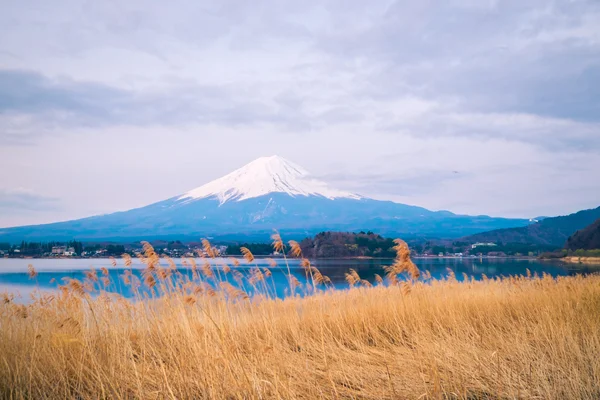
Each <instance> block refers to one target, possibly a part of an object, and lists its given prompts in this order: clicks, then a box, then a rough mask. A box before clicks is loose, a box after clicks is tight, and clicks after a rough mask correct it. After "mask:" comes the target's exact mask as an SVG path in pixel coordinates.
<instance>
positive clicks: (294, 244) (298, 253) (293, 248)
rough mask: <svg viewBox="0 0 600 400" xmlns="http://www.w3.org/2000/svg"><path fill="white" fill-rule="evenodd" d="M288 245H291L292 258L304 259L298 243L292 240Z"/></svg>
mask: <svg viewBox="0 0 600 400" xmlns="http://www.w3.org/2000/svg"><path fill="white" fill-rule="evenodd" d="M288 244H289V245H290V254H291V255H292V257H302V248H301V247H300V244H299V243H298V242H296V241H295V240H290V241H288Z"/></svg>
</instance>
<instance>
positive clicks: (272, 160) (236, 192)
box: [179, 156, 361, 204]
mask: <svg viewBox="0 0 600 400" xmlns="http://www.w3.org/2000/svg"><path fill="white" fill-rule="evenodd" d="M269 193H287V194H289V195H290V196H323V197H326V198H329V199H334V198H350V199H360V198H361V196H359V195H356V194H353V193H350V192H345V191H341V190H336V189H332V188H330V187H329V186H328V185H327V184H326V183H325V182H322V181H320V180H317V179H314V178H311V177H310V174H309V173H308V172H307V171H306V170H304V169H303V168H302V167H300V166H298V165H296V164H294V163H292V162H291V161H288V160H286V159H285V158H282V157H279V156H271V157H261V158H257V159H256V160H254V161H252V162H250V163H248V164H246V165H244V166H243V167H242V168H239V169H236V170H235V171H233V172H232V173H230V174H227V175H225V176H223V177H222V178H219V179H216V180H214V181H212V182H209V183H207V184H206V185H203V186H200V187H199V188H196V189H193V190H190V191H189V192H187V193H185V194H184V195H182V196H181V197H179V200H188V201H189V200H194V199H203V198H217V199H218V200H219V202H220V203H221V204H223V203H225V202H227V201H230V200H231V201H240V200H245V199H250V198H253V197H259V196H263V195H266V194H269Z"/></svg>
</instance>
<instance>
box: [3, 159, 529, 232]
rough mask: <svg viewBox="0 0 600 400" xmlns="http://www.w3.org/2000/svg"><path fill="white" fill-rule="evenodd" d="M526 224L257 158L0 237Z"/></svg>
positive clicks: (407, 229) (449, 229) (420, 229)
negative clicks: (360, 191)
mask: <svg viewBox="0 0 600 400" xmlns="http://www.w3.org/2000/svg"><path fill="white" fill-rule="evenodd" d="M528 224H530V222H529V221H527V220H512V219H505V218H492V217H487V216H481V215H479V216H468V215H456V214H453V213H451V212H449V211H430V210H427V209H425V208H422V207H417V206H413V205H407V204H400V203H394V202H391V201H380V200H375V199H369V198H366V197H361V196H359V195H356V194H353V193H350V192H346V191H343V190H337V189H334V188H332V187H330V186H328V185H327V184H326V183H325V182H323V181H320V180H319V179H316V178H315V177H314V176H311V175H310V174H309V173H308V172H307V171H306V170H304V169H303V168H301V167H299V166H298V165H296V164H294V163H292V162H290V161H288V160H286V159H284V158H281V157H277V156H272V157H262V158H259V159H256V160H254V161H252V162H251V163H249V164H247V165H245V166H243V167H242V168H240V169H237V170H235V171H233V172H232V173H230V174H228V175H225V176H223V177H222V178H219V179H216V180H214V181H212V182H209V183H207V184H206V185H204V186H200V187H199V188H197V189H193V190H190V191H189V192H187V193H185V194H183V195H179V196H174V197H170V198H168V199H165V200H163V201H159V202H156V203H152V204H149V205H147V206H144V207H139V208H134V209H132V210H127V211H121V212H115V213H112V214H106V215H98V216H94V217H88V218H82V219H78V220H74V221H64V222H56V223H53V224H46V225H33V226H21V227H12V228H3V229H0V242H2V241H4V242H14V243H18V242H21V241H22V240H28V241H50V240H54V241H55V240H62V241H68V240H73V239H77V240H82V241H86V240H89V241H103V240H110V241H124V240H127V241H129V242H131V241H134V240H135V241H137V240H148V239H160V240H175V239H177V240H179V239H180V238H183V239H184V240H198V238H202V237H207V236H211V237H220V238H221V239H223V240H236V241H237V240H253V241H254V240H257V241H260V240H264V239H267V238H268V237H269V235H270V234H271V232H272V231H273V229H278V230H280V231H281V232H283V233H284V234H285V236H286V237H288V238H293V239H302V238H304V237H306V236H309V235H312V234H316V233H317V232H323V231H344V232H356V231H359V230H372V231H374V232H377V233H380V234H382V235H388V236H390V237H392V236H393V237H414V236H417V235H419V236H423V237H446V238H458V237H462V236H466V235H471V234H474V233H479V232H484V231H490V230H494V229H502V228H512V227H518V226H526V225H528Z"/></svg>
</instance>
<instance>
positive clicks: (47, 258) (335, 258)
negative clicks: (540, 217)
mask: <svg viewBox="0 0 600 400" xmlns="http://www.w3.org/2000/svg"><path fill="white" fill-rule="evenodd" d="M132 257H133V256H132ZM170 257H171V256H170ZM196 257H197V256H196ZM254 257H255V258H259V259H267V258H272V259H274V260H279V259H281V260H283V257H281V256H273V255H259V254H254ZM111 258H115V259H117V260H118V259H121V258H122V257H121V256H107V257H0V260H2V259H8V260H110V259H111ZM171 258H175V259H182V258H189V257H185V256H184V257H171ZM217 258H239V259H241V258H244V257H243V256H240V255H232V256H229V255H224V256H222V257H217ZM411 258H413V259H416V260H435V259H450V260H484V259H485V260H542V261H543V260H547V259H543V258H538V257H529V256H504V257H499V256H481V257H471V256H463V257H458V256H441V257H440V256H417V255H414V256H412V257H411ZM566 258H574V259H580V258H581V259H594V260H595V261H593V262H595V263H598V264H600V257H566ZM566 258H558V259H553V260H563V261H564V260H566ZM297 259H298V258H289V257H288V260H297ZM311 259H312V260H392V259H393V257H368V256H357V257H319V258H311ZM570 262H573V263H575V262H578V261H570Z"/></svg>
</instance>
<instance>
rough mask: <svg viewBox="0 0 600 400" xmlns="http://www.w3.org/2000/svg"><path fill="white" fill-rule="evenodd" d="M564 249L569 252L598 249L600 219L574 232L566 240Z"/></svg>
mask: <svg viewBox="0 0 600 400" xmlns="http://www.w3.org/2000/svg"><path fill="white" fill-rule="evenodd" d="M565 247H566V248H567V249H570V250H579V249H583V250H595V249H600V219H597V220H596V221H595V222H594V223H592V224H591V225H588V226H586V227H585V228H583V229H580V230H578V231H577V232H575V233H574V234H573V235H572V236H571V237H569V239H567V244H566V245H565Z"/></svg>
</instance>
